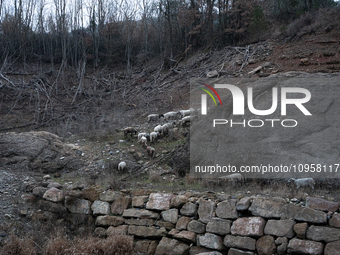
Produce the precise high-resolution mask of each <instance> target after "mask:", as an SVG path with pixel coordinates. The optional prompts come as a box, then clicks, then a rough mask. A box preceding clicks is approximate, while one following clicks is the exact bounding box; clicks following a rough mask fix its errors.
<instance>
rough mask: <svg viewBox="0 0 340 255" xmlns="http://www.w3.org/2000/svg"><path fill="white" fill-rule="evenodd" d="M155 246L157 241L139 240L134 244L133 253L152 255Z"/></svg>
mask: <svg viewBox="0 0 340 255" xmlns="http://www.w3.org/2000/svg"><path fill="white" fill-rule="evenodd" d="M157 245H158V242H157V241H151V240H140V241H137V242H136V243H135V251H136V252H137V253H138V254H154V253H155V252H156V248H157Z"/></svg>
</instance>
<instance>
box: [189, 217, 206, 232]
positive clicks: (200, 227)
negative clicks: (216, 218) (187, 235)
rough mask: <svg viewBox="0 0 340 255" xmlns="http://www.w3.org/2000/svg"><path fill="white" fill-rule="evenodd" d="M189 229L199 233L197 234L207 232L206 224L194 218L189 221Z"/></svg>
mask: <svg viewBox="0 0 340 255" xmlns="http://www.w3.org/2000/svg"><path fill="white" fill-rule="evenodd" d="M187 229H188V230H189V231H191V232H194V233H197V234H204V232H205V224H203V223H201V222H199V221H197V220H192V221H190V222H189V223H188V226H187Z"/></svg>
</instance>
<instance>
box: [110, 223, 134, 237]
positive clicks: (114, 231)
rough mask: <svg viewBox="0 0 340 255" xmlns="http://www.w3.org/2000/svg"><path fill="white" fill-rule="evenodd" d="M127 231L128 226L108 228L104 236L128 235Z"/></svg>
mask: <svg viewBox="0 0 340 255" xmlns="http://www.w3.org/2000/svg"><path fill="white" fill-rule="evenodd" d="M128 229H129V226H128V225H120V226H118V227H113V226H110V227H109V228H108V229H107V230H106V234H107V235H108V236H116V235H127V234H128Z"/></svg>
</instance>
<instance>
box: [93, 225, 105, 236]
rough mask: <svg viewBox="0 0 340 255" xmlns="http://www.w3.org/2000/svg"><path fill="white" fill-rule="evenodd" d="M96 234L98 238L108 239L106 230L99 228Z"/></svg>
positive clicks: (95, 231) (96, 229)
mask: <svg viewBox="0 0 340 255" xmlns="http://www.w3.org/2000/svg"><path fill="white" fill-rule="evenodd" d="M94 234H95V235H96V236H98V237H106V228H102V227H97V228H95V230H94Z"/></svg>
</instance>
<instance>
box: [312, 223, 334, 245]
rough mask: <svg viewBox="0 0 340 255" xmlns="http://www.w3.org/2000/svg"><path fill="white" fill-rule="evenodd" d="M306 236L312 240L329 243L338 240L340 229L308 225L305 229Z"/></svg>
mask: <svg viewBox="0 0 340 255" xmlns="http://www.w3.org/2000/svg"><path fill="white" fill-rule="evenodd" d="M306 236H307V239H310V240H313V241H322V242H326V243H329V242H333V241H338V240H340V229H338V228H330V227H322V226H310V227H309V228H308V229H307V235H306Z"/></svg>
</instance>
